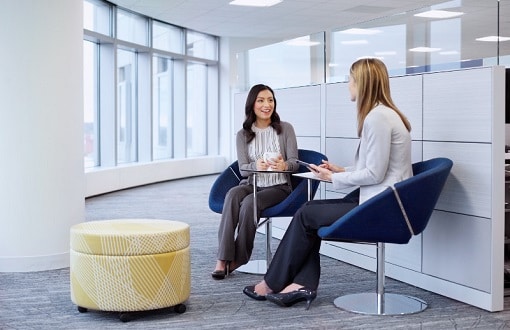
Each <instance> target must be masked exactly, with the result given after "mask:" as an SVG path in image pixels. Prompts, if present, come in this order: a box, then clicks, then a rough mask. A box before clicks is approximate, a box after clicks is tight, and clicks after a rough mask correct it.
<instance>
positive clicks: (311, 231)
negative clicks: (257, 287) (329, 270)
mask: <svg viewBox="0 0 510 330" xmlns="http://www.w3.org/2000/svg"><path fill="white" fill-rule="evenodd" d="M358 205H359V195H355V196H352V195H351V196H349V197H348V198H343V199H325V200H313V201H309V202H307V203H306V204H305V205H303V206H302V207H301V208H300V209H299V210H298V211H297V212H296V214H295V215H294V217H293V218H292V221H291V223H290V225H289V227H288V228H287V231H286V232H285V235H284V236H283V239H282V240H281V242H280V245H279V246H278V249H277V250H276V253H275V255H274V257H273V260H272V261H271V264H270V266H269V269H268V270H267V273H266V275H265V276H264V280H265V281H266V284H267V285H268V286H269V287H270V288H271V290H273V291H274V292H280V291H281V290H283V289H284V288H285V287H286V286H287V285H289V284H291V283H297V284H300V285H303V286H305V287H307V288H309V289H313V290H316V289H317V287H318V286H319V278H320V272H321V270H320V254H319V249H320V246H321V239H320V237H319V236H317V230H318V229H319V228H320V227H323V226H329V225H330V224H332V223H333V222H335V221H336V220H337V219H338V218H340V217H341V216H343V215H344V214H346V213H347V212H349V211H350V210H352V209H353V208H355V207H356V206H358Z"/></svg>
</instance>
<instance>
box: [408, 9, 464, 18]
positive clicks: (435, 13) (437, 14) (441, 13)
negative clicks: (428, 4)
mask: <svg viewBox="0 0 510 330" xmlns="http://www.w3.org/2000/svg"><path fill="white" fill-rule="evenodd" d="M461 15H464V13H463V12H460V11H447V10H429V11H425V12H423V13H419V14H414V16H416V17H425V18H453V17H457V16H461Z"/></svg>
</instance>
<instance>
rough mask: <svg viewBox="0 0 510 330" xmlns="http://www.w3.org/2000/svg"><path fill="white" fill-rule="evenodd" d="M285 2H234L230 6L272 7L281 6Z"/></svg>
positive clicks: (242, 0)
mask: <svg viewBox="0 0 510 330" xmlns="http://www.w3.org/2000/svg"><path fill="white" fill-rule="evenodd" d="M282 1H283V0H234V1H230V3H229V4H231V5H236V6H251V7H271V6H274V5H276V4H279V3H280V2H282Z"/></svg>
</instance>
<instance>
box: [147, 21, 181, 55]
mask: <svg viewBox="0 0 510 330" xmlns="http://www.w3.org/2000/svg"><path fill="white" fill-rule="evenodd" d="M152 47H154V48H155V49H161V50H166V51H168V52H173V53H177V54H184V31H183V30H182V29H181V28H178V27H176V26H172V25H169V24H165V23H161V22H158V21H153V22H152Z"/></svg>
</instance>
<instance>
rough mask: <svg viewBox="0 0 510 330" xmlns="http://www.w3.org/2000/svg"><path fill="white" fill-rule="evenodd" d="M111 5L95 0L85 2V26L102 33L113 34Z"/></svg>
mask: <svg viewBox="0 0 510 330" xmlns="http://www.w3.org/2000/svg"><path fill="white" fill-rule="evenodd" d="M110 13H111V10H110V6H108V5H107V4H105V3H103V2H101V1H94V0H85V1H84V2H83V28H85V29H87V30H90V31H95V32H97V33H101V34H104V35H107V36H111V35H112V29H111V26H112V24H111V19H110V17H111V14H110Z"/></svg>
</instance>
